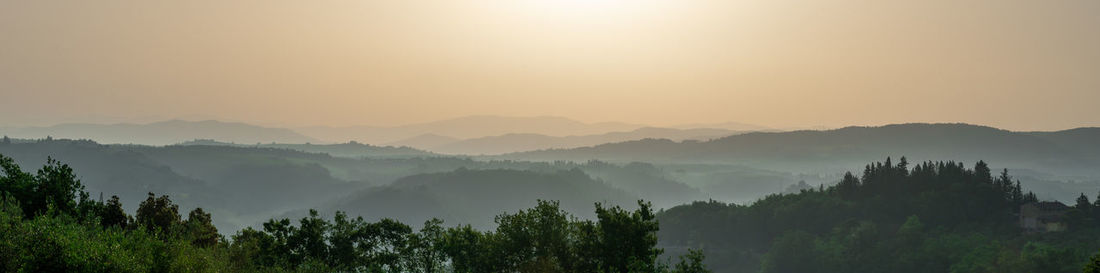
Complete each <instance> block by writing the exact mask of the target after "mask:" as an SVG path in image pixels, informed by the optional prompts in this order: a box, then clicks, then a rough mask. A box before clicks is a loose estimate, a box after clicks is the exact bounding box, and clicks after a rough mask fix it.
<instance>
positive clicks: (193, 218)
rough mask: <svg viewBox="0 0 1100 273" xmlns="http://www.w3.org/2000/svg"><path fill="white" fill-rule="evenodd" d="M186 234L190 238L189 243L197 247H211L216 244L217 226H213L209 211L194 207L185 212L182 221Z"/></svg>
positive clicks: (217, 237) (217, 236)
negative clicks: (185, 219)
mask: <svg viewBox="0 0 1100 273" xmlns="http://www.w3.org/2000/svg"><path fill="white" fill-rule="evenodd" d="M184 228H185V229H186V231H185V232H186V234H187V236H188V237H190V238H191V244H193V245H195V246H198V247H212V246H214V245H216V244H218V239H219V237H220V236H219V235H218V228H217V227H215V226H214V223H213V220H212V219H211V217H210V213H207V212H205V211H203V210H202V208H195V209H194V210H192V211H191V213H188V214H187V221H186V222H184Z"/></svg>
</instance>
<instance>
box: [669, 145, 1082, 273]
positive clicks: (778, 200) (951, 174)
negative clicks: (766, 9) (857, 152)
mask: <svg viewBox="0 0 1100 273" xmlns="http://www.w3.org/2000/svg"><path fill="white" fill-rule="evenodd" d="M1035 201H1038V200H1037V198H1036V196H1035V195H1034V194H1033V193H1030V192H1025V191H1024V190H1023V189H1022V188H1021V187H1020V184H1019V181H1016V180H1014V179H1013V178H1012V177H1011V176H1010V175H1009V174H1008V171H1007V170H1004V171H1002V172H1000V174H999V175H993V173H992V171H991V170H990V168H989V167H988V165H987V164H986V163H985V162H980V161H979V162H978V163H977V164H975V165H974V167H973V168H967V167H965V166H964V165H963V164H962V163H958V162H923V163H920V164H916V165H915V166H910V165H909V162H907V161H906V159H905V158H902V159H901V160H900V161H899V162H896V163H895V162H892V161H891V160H890V159H887V160H886V162H877V163H873V164H870V165H867V166H866V167H865V168H864V172H863V174H862V175H861V176H859V177H857V176H855V175H853V174H851V173H848V174H846V175H845V176H844V178H843V180H842V181H840V182H839V183H838V184H836V185H832V186H828V187H826V186H824V185H820V186H817V187H813V188H811V189H805V190H802V191H801V192H799V193H796V194H777V195H771V196H768V197H766V198H764V199H762V200H759V201H757V202H755V203H753V204H751V205H737V204H725V203H720V202H714V201H711V202H696V203H693V204H691V205H685V206H680V207H675V208H672V209H669V210H666V211H663V212H661V213H660V217H659V218H660V220H661V223H662V230H661V231H660V233H659V234H660V236H661V238H662V240H663V242H662V243H664V244H665V245H666V246H691V247H699V248H702V249H704V252H705V253H707V256H708V257H710V258H711V259H709V261H711V262H710V266H711V268H713V269H714V270H715V271H716V272H801V273H805V272H1081V270H1082V267H1083V266H1084V264H1085V263H1086V262H1087V261H1089V256H1090V255H1092V254H1094V253H1095V252H1096V250H1097V249H1100V241H1097V240H1096V238H1100V226H1097V225H1096V221H1094V220H1091V219H1094V218H1095V215H1096V213H1086V211H1096V210H1100V208H1094V207H1093V205H1092V204H1088V202H1087V198H1086V200H1082V201H1080V202H1081V203H1082V204H1083V205H1079V206H1078V207H1077V208H1075V209H1072V210H1071V211H1069V212H1067V214H1066V217H1065V218H1064V221H1066V222H1067V223H1068V226H1069V229H1068V230H1067V231H1065V232H1051V233H1042V234H1026V233H1024V232H1023V231H1022V230H1021V229H1020V228H1019V226H1018V222H1019V216H1018V215H1017V213H1018V211H1019V209H1020V206H1021V205H1022V204H1025V203H1029V202H1035ZM1098 205H1100V204H1098Z"/></svg>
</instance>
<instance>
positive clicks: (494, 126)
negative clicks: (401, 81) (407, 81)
mask: <svg viewBox="0 0 1100 273" xmlns="http://www.w3.org/2000/svg"><path fill="white" fill-rule="evenodd" d="M641 127H643V126H642V125H635V124H627V123H618V122H604V123H584V122H579V121H575V120H571V119H567V118H561V117H501V116H470V117H462V118H456V119H449V120H441V121H433V122H427V123H420V124H411V125H402V126H392V127H382V126H353V127H325V126H313V127H303V128H296V129H295V130H297V131H298V132H301V133H303V134H305V135H309V136H312V137H315V138H318V139H321V140H324V141H328V142H337V143H341V142H347V141H349V140H355V141H359V142H365V143H392V142H397V141H402V140H405V139H408V138H412V137H416V136H420V135H425V134H437V135H443V136H448V137H454V138H459V139H467V138H478V137H487V136H497V135H503V134H511V133H530V134H542V135H549V136H570V135H591V134H603V133H608V132H618V131H629V130H634V129H638V128H641Z"/></svg>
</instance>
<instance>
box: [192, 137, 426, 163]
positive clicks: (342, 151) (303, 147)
mask: <svg viewBox="0 0 1100 273" xmlns="http://www.w3.org/2000/svg"><path fill="white" fill-rule="evenodd" d="M177 145H181V146H193V145H206V146H232V147H255V148H275V149H288V150H294V151H301V152H307V153H323V154H328V155H331V156H336V157H351V158H361V157H370V158H409V157H430V156H439V155H437V154H433V153H431V152H426V151H422V150H417V149H414V148H410V147H404V146H403V147H394V146H375V145H370V144H363V143H358V142H354V141H352V142H348V143H337V144H309V143H306V144H281V143H271V144H263V143H259V144H235V143H227V142H220V141H215V140H211V139H196V140H192V141H187V142H183V143H179V144H177Z"/></svg>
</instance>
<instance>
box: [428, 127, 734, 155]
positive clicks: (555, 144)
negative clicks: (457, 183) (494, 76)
mask: <svg viewBox="0 0 1100 273" xmlns="http://www.w3.org/2000/svg"><path fill="white" fill-rule="evenodd" d="M737 133H738V132H737V131H730V130H725V129H708V128H694V129H671V128H656V127H645V128H638V129H635V130H631V131H625V132H610V133H605V134H597V135H579V136H550V135H543V134H515V133H513V134H504V135H499V136H489V137H480V138H473V139H466V140H460V141H455V142H452V143H447V144H443V145H438V146H434V147H425V149H428V150H431V151H434V152H439V153H445V154H464V155H498V154H505V153H514V152H522V151H534V150H545V149H568V148H576V147H586V146H595V145H599V144H605V143H614V142H623V141H631V140H640V139H669V140H673V141H682V140H709V139H713V138H720V137H725V136H729V135H733V134H737Z"/></svg>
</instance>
